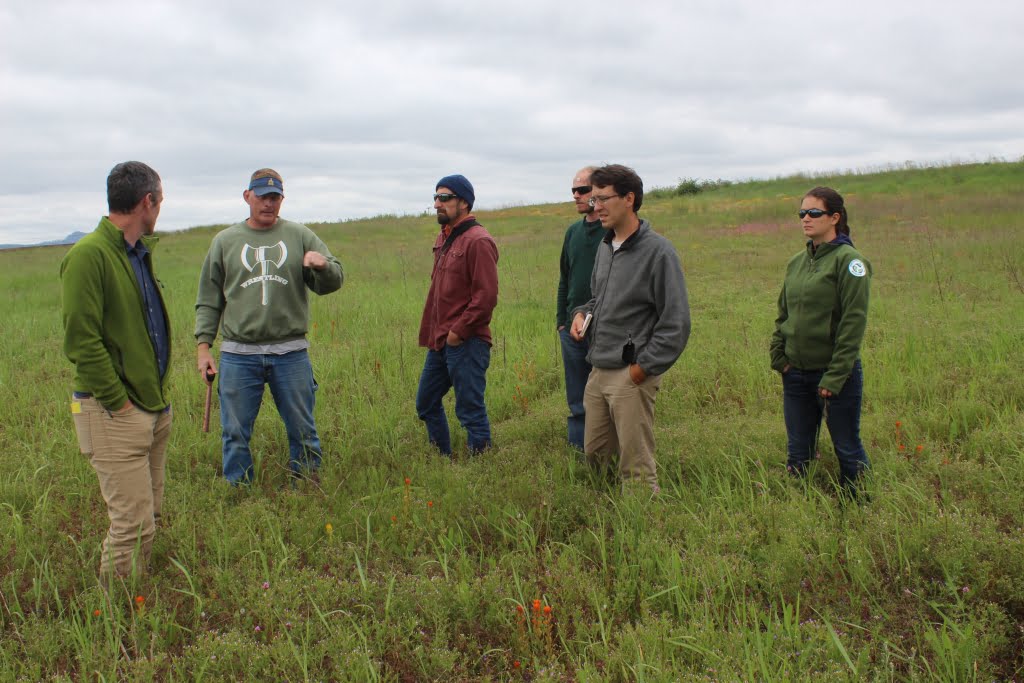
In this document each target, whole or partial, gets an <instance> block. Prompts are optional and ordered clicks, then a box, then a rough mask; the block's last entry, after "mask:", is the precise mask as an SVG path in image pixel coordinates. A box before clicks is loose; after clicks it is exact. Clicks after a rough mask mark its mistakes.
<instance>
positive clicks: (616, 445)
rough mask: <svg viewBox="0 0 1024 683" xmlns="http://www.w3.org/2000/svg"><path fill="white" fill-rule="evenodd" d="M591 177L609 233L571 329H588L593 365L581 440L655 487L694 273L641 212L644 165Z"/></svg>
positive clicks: (630, 477)
mask: <svg viewBox="0 0 1024 683" xmlns="http://www.w3.org/2000/svg"><path fill="white" fill-rule="evenodd" d="M590 183H591V185H592V186H593V195H592V196H591V199H590V201H591V202H592V203H593V205H594V207H595V209H596V210H597V217H598V218H600V219H601V225H603V226H604V229H605V230H606V231H607V233H606V234H605V237H604V240H603V241H602V243H601V245H600V246H599V247H598V249H597V260H596V261H595V263H594V272H593V275H591V278H590V289H591V292H593V296H592V298H591V299H590V301H588V302H587V303H586V304H584V305H583V306H580V307H579V308H577V309H575V310H574V311H573V321H572V329H571V332H570V334H571V335H572V337H573V338H574V339H576V340H581V339H583V338H584V337H585V336H586V337H587V341H588V342H589V344H590V353H589V354H587V360H588V361H589V362H590V364H591V365H592V366H594V369H593V371H592V372H591V373H590V378H589V379H588V380H587V388H586V391H585V392H584V394H583V406H584V408H585V410H586V416H587V418H586V426H585V429H584V437H583V449H584V451H585V452H586V454H587V457H588V458H589V459H590V462H591V464H593V465H595V466H598V467H608V466H610V465H611V461H612V458H613V457H614V456H615V455H618V457H619V476H620V477H621V478H622V482H623V484H624V485H626V484H629V483H642V484H646V485H647V486H649V487H650V488H651V490H652V491H653V492H654V493H657V492H658V491H659V490H660V489H659V488H658V475H657V471H656V469H655V463H654V397H655V395H656V394H657V392H658V385H659V384H661V375H662V374H663V373H664V372H665V371H666V370H668V369H669V368H670V367H672V365H673V363H675V362H676V360H677V359H678V358H679V356H680V354H682V352H683V349H684V348H686V342H687V340H688V339H689V337H690V305H689V302H688V300H687V296H686V280H685V278H684V277H683V268H682V265H681V264H680V263H679V256H678V255H677V254H676V250H675V247H674V246H672V243H671V242H669V241H668V240H667V239H665V238H664V237H662V236H661V235H659V234H657V233H656V232H654V231H653V230H651V225H650V223H648V222H647V221H646V220H641V219H640V217H639V216H638V215H637V212H638V211H639V210H640V206H641V204H642V203H643V198H644V185H643V181H642V180H640V177H639V176H638V175H637V174H636V171H634V170H633V169H631V168H628V167H626V166H622V165H620V164H612V165H609V166H604V167H602V168H599V169H597V170H596V171H594V172H593V174H591V176H590Z"/></svg>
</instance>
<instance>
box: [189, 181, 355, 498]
mask: <svg viewBox="0 0 1024 683" xmlns="http://www.w3.org/2000/svg"><path fill="white" fill-rule="evenodd" d="M242 198H243V199H244V200H245V202H246V204H248V205H249V218H247V219H246V220H245V221H242V222H241V223H237V224H235V225H232V226H231V227H230V228H228V229H226V230H224V231H222V232H220V233H218V234H217V236H216V237H214V238H213V243H212V244H211V245H210V251H209V253H207V255H206V261H205V262H204V263H203V270H202V273H201V275H200V277H199V294H198V297H197V298H196V342H197V343H198V351H197V359H198V367H199V372H200V374H202V375H203V376H204V377H207V378H209V377H210V376H212V375H214V374H216V373H217V372H218V369H217V364H216V363H215V362H214V360H213V356H212V354H211V353H210V345H211V344H212V343H213V340H214V339H215V338H216V336H217V330H218V328H219V329H220V331H221V334H222V335H223V337H224V341H223V342H221V347H220V352H221V353H220V382H219V390H218V395H219V397H220V416H221V432H222V441H223V451H224V452H223V458H224V477H225V478H226V479H227V480H228V481H229V482H231V483H232V484H240V483H248V482H250V481H251V480H252V474H253V467H252V453H251V451H250V449H249V439H250V438H251V437H252V429H253V424H254V423H255V422H256V415H257V414H258V413H259V409H260V403H261V402H262V401H263V388H264V385H269V386H270V393H271V395H272V396H273V397H274V404H275V405H276V406H277V412H278V413H279V414H280V415H281V419H282V420H283V421H284V425H285V430H286V431H287V433H288V451H289V469H290V473H291V475H292V476H293V477H296V478H297V477H300V476H305V477H308V478H310V479H314V480H315V479H316V471H317V470H318V469H319V467H320V461H321V448H320V438H319V437H318V436H317V431H316V423H315V422H314V420H313V406H314V396H315V392H316V389H317V384H316V380H315V379H314V378H313V367H312V365H311V364H310V362H309V353H308V351H307V349H308V348H309V342H308V341H307V340H306V331H307V329H308V328H309V300H308V298H307V290H310V291H312V292H314V293H315V294H329V293H331V292H334V291H336V290H338V289H339V288H340V287H341V284H342V281H343V278H344V275H343V273H342V270H341V263H339V262H338V259H336V258H334V256H332V255H331V252H330V250H329V249H328V248H327V245H326V244H324V243H323V241H321V240H320V238H319V237H317V236H316V234H315V233H314V232H313V231H312V230H310V229H309V228H308V227H306V226H305V225H301V224H299V223H292V222H291V221H286V220H284V219H282V218H279V216H278V214H279V212H280V210H281V205H282V203H283V202H284V182H283V181H282V180H281V176H280V174H278V173H277V171H274V170H273V169H269V168H262V169H259V170H258V171H256V172H255V173H253V174H252V177H251V178H250V179H249V187H248V189H246V190H245V191H244V192H243V193H242Z"/></svg>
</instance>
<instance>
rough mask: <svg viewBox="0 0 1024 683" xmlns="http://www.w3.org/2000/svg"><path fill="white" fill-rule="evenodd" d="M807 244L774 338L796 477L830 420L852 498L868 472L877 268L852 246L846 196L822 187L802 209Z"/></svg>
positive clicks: (790, 278)
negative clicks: (864, 405)
mask: <svg viewBox="0 0 1024 683" xmlns="http://www.w3.org/2000/svg"><path fill="white" fill-rule="evenodd" d="M799 215H800V221H801V223H802V226H803V231H804V236H805V237H806V238H807V246H806V248H805V249H804V250H803V251H801V252H800V253H799V254H797V255H796V256H794V257H793V258H792V259H790V261H789V265H788V266H787V268H786V279H785V281H784V282H783V285H782V292H781V293H780V294H779V315H778V317H777V318H776V320H775V333H774V334H773V335H772V343H771V359H772V368H773V369H775V370H777V371H778V372H780V373H782V389H783V400H782V409H783V414H784V416H785V420H786V434H787V436H788V455H789V457H788V461H787V464H786V468H787V469H788V470H789V472H790V473H791V474H794V475H797V476H802V475H803V474H804V473H805V472H806V470H807V466H808V464H809V463H810V461H811V459H812V458H814V457H815V455H816V453H815V451H816V448H817V435H818V434H819V433H820V428H821V422H822V420H823V419H824V421H825V423H826V424H827V425H828V431H829V434H830V435H831V437H832V445H833V446H834V447H835V451H836V456H837V457H838V458H839V472H840V481H841V483H842V485H843V487H844V488H845V489H847V490H849V491H851V492H853V491H854V487H855V485H856V482H857V480H858V478H859V477H860V476H861V473H862V472H863V471H864V470H865V469H867V468H868V467H869V463H868V456H867V454H866V453H865V452H864V445H863V444H862V443H861V440H860V409H861V398H862V395H863V388H864V375H863V373H862V370H861V363H860V345H861V341H862V340H863V339H864V329H865V327H866V326H867V318H868V295H869V292H870V289H871V264H870V263H868V262H867V260H866V259H865V258H864V257H863V256H861V255H860V252H858V251H857V250H856V249H854V247H853V242H852V241H850V226H849V223H848V222H847V216H846V207H845V206H844V204H843V198H842V196H841V195H840V194H839V193H838V192H836V191H835V190H833V189H832V188H830V187H816V188H814V189H813V190H811V191H810V192H808V193H807V194H806V195H805V196H804V198H803V201H802V202H801V204H800V211H799Z"/></svg>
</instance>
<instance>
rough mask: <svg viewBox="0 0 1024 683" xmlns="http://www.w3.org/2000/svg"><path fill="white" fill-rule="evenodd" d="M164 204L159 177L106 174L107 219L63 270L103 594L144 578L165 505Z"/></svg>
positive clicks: (131, 169) (136, 169) (134, 169)
mask: <svg viewBox="0 0 1024 683" xmlns="http://www.w3.org/2000/svg"><path fill="white" fill-rule="evenodd" d="M162 201H163V186H162V184H161V183H160V176H159V175H157V173H156V171H154V170H153V169H152V168H150V167H149V166H147V165H146V164H144V163H142V162H139V161H126V162H124V163H121V164H118V165H117V166H115V167H114V168H113V170H111V171H110V175H109V176H107V205H108V207H109V211H110V215H109V216H104V217H103V219H101V220H100V224H99V225H98V226H97V227H96V229H95V230H94V231H93V232H92V233H90V234H88V235H86V236H85V237H83V238H82V239H81V240H79V241H78V243H77V244H76V245H75V246H73V247H72V248H71V250H70V251H68V253H67V255H66V256H65V257H64V260H63V261H62V262H61V264H60V279H61V290H62V297H61V304H62V313H63V316H62V317H63V321H64V355H66V356H67V358H68V360H70V361H71V363H72V364H73V365H74V366H75V378H74V392H73V394H72V399H71V415H72V417H73V419H74V421H75V431H76V432H77V434H78V445H79V449H80V450H81V451H82V453H84V454H85V455H87V456H88V457H89V462H90V464H91V465H92V467H93V469H94V470H96V476H97V478H98V479H99V483H100V492H101V493H102V494H103V500H104V501H105V502H106V504H107V516H108V517H109V518H110V528H109V529H108V531H107V537H106V539H105V540H104V541H103V551H102V556H101V559H100V579H101V582H102V584H103V585H104V586H108V587H109V585H110V580H111V578H113V577H119V578H126V577H129V576H131V575H132V574H143V573H145V572H146V570H147V568H148V565H149V556H150V551H151V549H152V547H153V536H154V535H155V534H156V520H158V519H159V518H160V510H161V506H162V504H163V496H164V463H165V460H166V451H167V440H168V438H169V437H170V435H171V421H172V416H171V404H170V401H169V398H168V392H167V366H168V363H169V360H170V355H171V346H170V335H169V334H168V330H169V329H170V322H169V320H168V318H167V314H166V308H165V306H164V301H163V295H162V294H161V292H160V289H161V288H160V286H159V281H158V280H157V279H156V276H155V275H154V273H153V257H152V255H151V253H152V250H153V248H154V247H155V246H156V242H157V238H155V237H153V236H152V235H153V231H154V229H155V228H156V220H157V217H158V216H159V215H160V203H161V202H162ZM136 549H138V554H136Z"/></svg>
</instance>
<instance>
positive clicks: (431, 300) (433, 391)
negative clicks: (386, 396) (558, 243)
mask: <svg viewBox="0 0 1024 683" xmlns="http://www.w3.org/2000/svg"><path fill="white" fill-rule="evenodd" d="M475 200H476V195H475V194H474V192H473V186H472V185H471V184H470V182H469V181H468V180H467V179H466V178H465V176H461V175H450V176H445V177H444V178H441V180H439V181H437V186H436V187H435V194H434V209H435V210H436V211H437V222H438V223H440V224H441V232H440V234H439V235H438V236H437V240H435V242H434V269H433V271H432V272H431V274H430V291H429V292H427V303H426V306H424V307H423V320H422V321H420V346H425V347H427V359H426V362H425V363H424V364H423V374H422V375H420V386H419V389H418V391H417V392H416V413H417V414H418V415H419V418H420V419H421V420H423V422H424V423H425V424H426V426H427V437H428V438H429V439H430V443H431V444H433V445H434V446H436V447H437V449H438V450H439V451H441V453H442V454H443V455H447V456H451V453H452V442H451V436H450V435H449V432H448V418H447V417H446V416H445V413H444V405H443V404H442V402H441V401H442V399H443V398H444V396H445V394H447V393H448V389H450V388H452V387H454V388H455V416H456V417H458V418H459V422H460V423H461V424H462V426H463V427H465V429H466V434H467V437H468V442H469V452H470V454H472V455H476V454H479V453H480V452H481V451H483V450H484V449H486V448H488V447H489V446H490V445H491V423H490V421H489V420H488V419H487V406H485V405H484V389H485V388H486V385H487V366H488V365H490V362H491V328H490V327H489V325H490V322H491V313H492V312H493V311H494V307H495V306H496V305H497V303H498V245H497V244H495V243H494V238H493V237H491V235H490V234H489V233H488V232H487V231H486V230H485V229H484V227H483V226H482V225H480V224H479V223H477V222H476V219H475V218H474V217H473V214H472V213H470V212H471V211H472V210H473V202H474V201H475Z"/></svg>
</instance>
